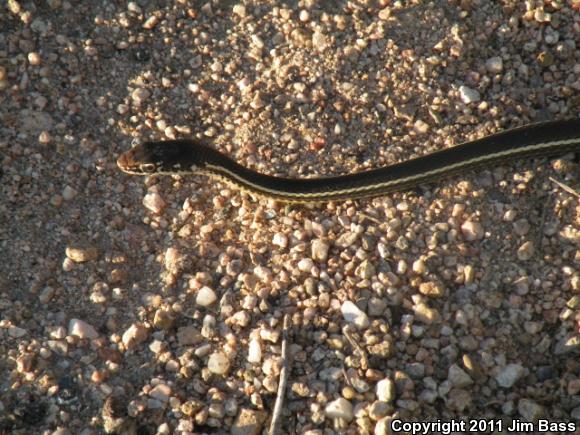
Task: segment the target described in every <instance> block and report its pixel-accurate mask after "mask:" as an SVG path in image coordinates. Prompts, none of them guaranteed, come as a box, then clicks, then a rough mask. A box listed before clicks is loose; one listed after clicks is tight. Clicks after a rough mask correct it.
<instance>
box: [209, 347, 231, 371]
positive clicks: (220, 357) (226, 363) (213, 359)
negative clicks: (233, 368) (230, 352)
mask: <svg viewBox="0 0 580 435" xmlns="http://www.w3.org/2000/svg"><path fill="white" fill-rule="evenodd" d="M207 368H208V369H209V371H210V372H212V373H215V374H216V375H225V374H226V373H227V372H228V371H229V370H230V360H229V359H228V357H227V355H226V354H225V353H223V352H215V353H212V354H211V355H210V357H209V360H208V362H207Z"/></svg>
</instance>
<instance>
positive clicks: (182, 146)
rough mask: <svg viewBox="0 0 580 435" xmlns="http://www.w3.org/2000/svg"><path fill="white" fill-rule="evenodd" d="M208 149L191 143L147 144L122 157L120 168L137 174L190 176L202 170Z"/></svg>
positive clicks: (189, 141)
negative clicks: (204, 155)
mask: <svg viewBox="0 0 580 435" xmlns="http://www.w3.org/2000/svg"><path fill="white" fill-rule="evenodd" d="M205 149H206V147H205V146H203V145H201V144H198V143H196V142H194V141H191V140H170V141H160V142H145V143H143V144H141V145H137V146H136V147H134V148H132V149H130V150H129V151H127V152H125V153H123V154H121V155H120V156H119V158H118V159H117V166H119V168H120V169H121V170H122V171H123V172H127V173H129V174H136V175H156V174H179V173H188V174H191V173H195V172H196V171H198V170H200V169H203V166H204V164H203V162H204V159H203V154H204V151H205Z"/></svg>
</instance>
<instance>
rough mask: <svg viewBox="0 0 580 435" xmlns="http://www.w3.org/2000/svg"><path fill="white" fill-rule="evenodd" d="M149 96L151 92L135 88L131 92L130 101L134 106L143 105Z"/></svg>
mask: <svg viewBox="0 0 580 435" xmlns="http://www.w3.org/2000/svg"><path fill="white" fill-rule="evenodd" d="M150 96H151V92H150V91H149V90H148V89H145V88H137V89H135V90H134V91H133V92H131V100H133V103H134V104H136V105H140V104H142V103H144V102H145V101H146V100H147V99H148V98H149V97H150Z"/></svg>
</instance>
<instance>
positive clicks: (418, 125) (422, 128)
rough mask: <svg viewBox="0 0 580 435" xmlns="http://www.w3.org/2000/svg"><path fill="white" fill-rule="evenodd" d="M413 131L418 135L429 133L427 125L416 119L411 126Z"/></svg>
mask: <svg viewBox="0 0 580 435" xmlns="http://www.w3.org/2000/svg"><path fill="white" fill-rule="evenodd" d="M413 130H415V132H416V133H418V134H425V133H427V132H429V124H427V123H426V122H425V121H422V120H420V119H418V120H416V121H415V123H414V124H413Z"/></svg>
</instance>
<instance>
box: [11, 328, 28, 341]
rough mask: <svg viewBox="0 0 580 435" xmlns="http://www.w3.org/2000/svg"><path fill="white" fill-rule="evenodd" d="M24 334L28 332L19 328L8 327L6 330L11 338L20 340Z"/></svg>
mask: <svg viewBox="0 0 580 435" xmlns="http://www.w3.org/2000/svg"><path fill="white" fill-rule="evenodd" d="M26 334H28V331H27V330H26V329H24V328H19V327H18V326H10V327H9V328H8V335H9V336H10V337H12V338H22V337H24V336H25V335H26Z"/></svg>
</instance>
